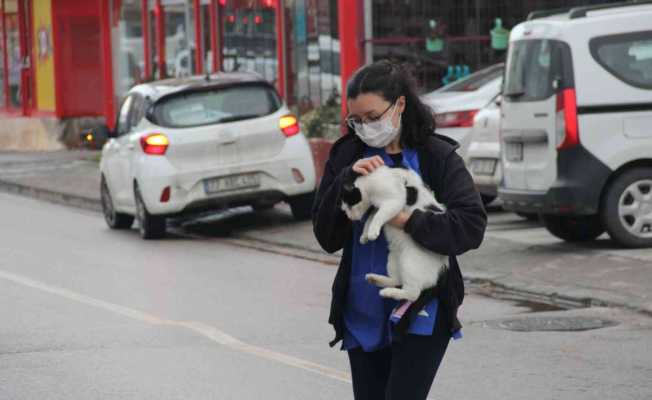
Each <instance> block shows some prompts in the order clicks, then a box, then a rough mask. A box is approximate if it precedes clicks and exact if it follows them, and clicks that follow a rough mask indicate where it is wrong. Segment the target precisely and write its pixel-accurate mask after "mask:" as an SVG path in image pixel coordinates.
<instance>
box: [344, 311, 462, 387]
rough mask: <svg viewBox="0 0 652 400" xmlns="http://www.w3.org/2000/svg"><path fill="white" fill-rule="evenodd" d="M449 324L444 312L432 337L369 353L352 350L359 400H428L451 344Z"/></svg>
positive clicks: (415, 337) (413, 338)
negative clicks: (440, 365)
mask: <svg viewBox="0 0 652 400" xmlns="http://www.w3.org/2000/svg"><path fill="white" fill-rule="evenodd" d="M445 321H446V318H445V317H444V316H443V312H442V310H441V309H440V310H439V314H438V315H437V321H436V323H435V329H434V333H433V335H432V336H419V335H410V334H408V335H406V336H405V338H404V339H403V340H402V341H401V342H395V343H392V345H391V346H390V347H386V348H384V349H382V350H378V351H374V352H369V353H367V352H365V351H363V350H362V349H361V348H359V347H358V348H356V349H353V350H349V351H348V353H349V361H350V363H351V376H352V378H353V396H354V398H355V400H425V399H426V397H428V392H430V387H431V386H432V382H433V380H434V379H435V374H436V373H437V369H438V368H439V364H441V360H442V359H443V358H444V353H446V348H447V347H448V342H449V341H450V337H451V335H450V330H449V328H448V324H447V323H445Z"/></svg>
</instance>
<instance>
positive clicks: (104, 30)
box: [100, 0, 115, 129]
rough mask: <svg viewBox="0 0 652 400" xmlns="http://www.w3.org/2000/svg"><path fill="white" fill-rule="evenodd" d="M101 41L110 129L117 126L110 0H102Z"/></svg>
mask: <svg viewBox="0 0 652 400" xmlns="http://www.w3.org/2000/svg"><path fill="white" fill-rule="evenodd" d="M100 32H101V36H100V41H101V46H102V64H103V65H104V68H103V69H102V73H103V75H104V77H103V78H104V79H103V81H104V118H106V125H107V126H108V127H109V129H113V128H115V107H114V103H115V101H114V99H113V95H114V92H113V56H112V54H111V53H112V52H111V9H110V7H109V0H102V1H101V2H100Z"/></svg>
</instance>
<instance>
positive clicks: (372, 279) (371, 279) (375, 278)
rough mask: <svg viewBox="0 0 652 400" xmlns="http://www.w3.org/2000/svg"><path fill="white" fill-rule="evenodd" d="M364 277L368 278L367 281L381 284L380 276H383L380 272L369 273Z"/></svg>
mask: <svg viewBox="0 0 652 400" xmlns="http://www.w3.org/2000/svg"><path fill="white" fill-rule="evenodd" d="M364 278H365V279H366V280H367V282H369V283H371V284H372V285H376V286H380V281H381V279H379V278H382V277H381V276H380V275H378V274H367V275H365V276H364Z"/></svg>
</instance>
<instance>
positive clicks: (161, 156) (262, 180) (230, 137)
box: [100, 73, 315, 239]
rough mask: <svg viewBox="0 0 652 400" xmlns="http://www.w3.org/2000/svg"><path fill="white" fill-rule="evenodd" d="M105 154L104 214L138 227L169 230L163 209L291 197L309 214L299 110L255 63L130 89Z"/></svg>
mask: <svg viewBox="0 0 652 400" xmlns="http://www.w3.org/2000/svg"><path fill="white" fill-rule="evenodd" d="M111 136H112V138H111V139H110V140H109V141H108V142H107V143H106V144H105V145H104V147H103V149H102V159H101V162H100V171H101V174H102V176H101V182H102V183H101V194H102V207H103V209H104V216H105V219H106V222H107V224H108V225H109V227H111V228H114V229H127V228H129V227H131V225H132V223H133V220H134V217H135V218H137V219H138V222H139V225H140V233H141V236H142V237H143V238H145V239H149V238H159V237H161V236H163V235H164V234H165V228H166V218H167V217H170V216H184V215H188V214H192V213H195V212H198V211H206V210H212V209H217V208H223V207H229V206H239V205H252V206H254V207H261V208H264V207H270V206H272V205H274V204H275V203H277V202H279V201H282V200H287V201H288V202H289V204H290V208H291V210H292V214H293V215H294V216H295V217H296V218H298V219H303V218H308V217H309V215H310V208H311V206H312V199H313V197H314V189H315V169H314V165H313V160H312V154H311V151H310V147H309V145H308V142H307V140H306V138H305V137H304V136H303V135H302V133H301V129H300V127H299V124H298V122H297V118H296V117H295V116H293V115H292V114H290V112H289V110H288V108H287V106H286V105H285V104H284V103H283V101H282V100H281V98H280V97H279V95H278V94H277V92H276V90H275V89H274V87H273V86H271V85H270V84H269V83H267V82H266V81H264V80H263V79H262V78H261V77H260V76H258V75H256V74H252V73H220V74H216V75H212V76H210V77H208V78H206V77H204V76H201V77H191V78H185V79H170V80H164V81H158V82H151V83H147V84H142V85H138V86H136V87H134V88H133V89H131V90H130V91H129V92H128V94H127V95H126V97H125V99H124V101H123V102H122V106H121V107H120V112H119V115H118V120H117V127H116V129H115V131H114V132H113V133H112V135H111Z"/></svg>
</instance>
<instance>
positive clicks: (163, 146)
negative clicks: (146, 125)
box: [140, 133, 170, 156]
mask: <svg viewBox="0 0 652 400" xmlns="http://www.w3.org/2000/svg"><path fill="white" fill-rule="evenodd" d="M169 145H170V141H169V140H168V137H167V136H165V135H164V134H162V133H152V134H149V135H145V136H143V137H141V138H140V146H141V147H142V148H143V151H144V152H145V154H151V155H159V156H162V155H163V154H165V152H166V151H167V149H168V146H169Z"/></svg>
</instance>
